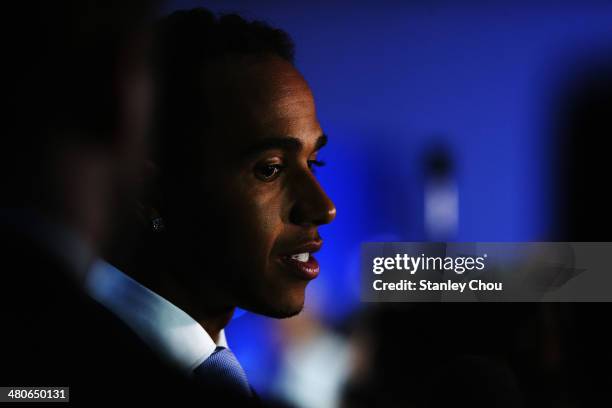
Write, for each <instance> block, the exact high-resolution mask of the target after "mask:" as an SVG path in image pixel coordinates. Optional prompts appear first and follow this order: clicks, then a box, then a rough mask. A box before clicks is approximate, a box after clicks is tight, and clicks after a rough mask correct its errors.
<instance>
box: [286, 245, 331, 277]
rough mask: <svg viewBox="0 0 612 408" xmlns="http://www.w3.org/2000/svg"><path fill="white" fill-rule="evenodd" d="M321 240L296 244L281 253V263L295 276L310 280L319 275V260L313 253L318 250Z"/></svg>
mask: <svg viewBox="0 0 612 408" xmlns="http://www.w3.org/2000/svg"><path fill="white" fill-rule="evenodd" d="M322 245H323V242H322V241H321V240H318V241H311V242H308V243H306V244H303V245H299V246H296V247H295V248H294V249H292V250H291V251H290V252H288V253H286V254H284V255H281V256H280V261H281V263H282V264H283V265H284V266H285V267H286V268H287V269H288V270H289V271H291V272H292V273H293V274H295V275H296V276H297V277H299V278H301V279H305V280H312V279H314V278H316V277H317V276H318V275H319V271H320V267H319V262H318V261H317V259H316V258H315V257H314V256H313V253H315V252H317V251H319V250H320V249H321V246H322Z"/></svg>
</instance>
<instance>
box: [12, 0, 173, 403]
mask: <svg viewBox="0 0 612 408" xmlns="http://www.w3.org/2000/svg"><path fill="white" fill-rule="evenodd" d="M13 3H17V2H12V3H11V4H9V5H7V6H6V7H5V8H4V10H3V20H4V21H3V24H2V28H3V30H5V31H4V32H3V33H2V41H3V48H2V49H3V66H4V68H5V70H4V72H3V74H2V81H3V85H2V89H3V94H2V98H3V99H4V102H5V104H4V105H5V106H8V107H9V110H8V111H7V113H8V114H7V115H6V118H5V119H4V120H3V130H4V132H3V144H2V148H3V152H4V157H3V160H2V161H1V166H2V168H1V171H0V174H1V177H2V184H1V185H2V190H3V191H2V193H3V198H2V209H1V211H0V252H1V253H0V256H1V259H2V262H3V266H2V284H1V285H0V302H1V312H0V313H2V315H1V319H2V324H3V330H2V333H3V334H2V340H1V343H0V350H1V357H2V364H1V365H0V383H1V384H2V385H3V386H70V387H71V390H70V391H71V393H70V394H71V395H70V399H71V401H72V402H81V403H83V402H88V401H91V400H93V399H95V400H96V401H110V400H113V401H125V400H126V399H127V400H134V401H136V400H137V401H142V400H147V399H153V398H155V399H160V398H163V397H165V396H168V395H169V393H170V391H172V392H175V393H176V394H178V395H180V393H179V392H177V391H176V390H172V378H171V377H170V376H168V375H166V374H165V371H164V370H163V367H162V365H161V363H159V362H157V360H155V358H154V356H153V354H152V353H150V352H149V350H148V349H147V348H146V347H145V346H144V345H143V344H142V343H141V342H140V341H139V340H138V339H137V337H136V336H134V335H133V334H132V333H131V332H130V331H128V330H127V329H126V328H125V327H124V326H123V324H122V323H121V322H120V321H119V320H117V319H115V318H114V316H112V315H111V314H110V313H108V312H107V311H106V310H105V309H104V308H102V307H101V306H100V305H98V304H97V303H95V302H94V301H93V300H91V299H90V298H88V297H87V296H86V295H85V294H84V292H83V290H82V286H81V285H82V283H83V281H84V279H85V276H86V274H87V272H88V270H89V268H90V266H91V263H92V261H93V259H94V257H95V254H96V253H97V251H98V250H99V249H100V248H101V246H102V245H103V242H104V238H105V236H106V235H107V234H108V233H109V232H110V229H111V228H112V226H113V224H114V223H115V220H116V218H117V217H119V212H118V211H117V210H118V209H119V208H120V207H122V206H124V205H125V202H127V201H129V200H130V196H131V195H132V194H133V193H134V186H135V184H136V182H137V180H138V178H139V177H140V172H141V168H142V162H143V157H144V155H145V153H146V143H145V142H146V140H145V135H146V133H147V123H148V121H149V107H150V100H149V99H150V93H151V88H150V73H149V64H148V61H147V59H148V57H147V52H148V41H149V40H148V38H147V37H148V34H147V29H146V24H145V22H146V19H147V17H148V14H149V13H150V12H152V5H151V4H150V2H149V1H145V0H142V1H140V0H138V1H132V2H120V1H113V0H112V1H107V2H103V3H102V2H96V1H88V0H79V1H76V0H75V1H53V2H47V1H29V2H23V3H22V2H19V5H16V4H13ZM161 384H164V386H165V387H166V388H162V387H161ZM143 385H144V388H143ZM156 386H160V387H156ZM152 389H154V390H155V395H152ZM165 389H167V390H168V392H167V393H165V392H164V390H165Z"/></svg>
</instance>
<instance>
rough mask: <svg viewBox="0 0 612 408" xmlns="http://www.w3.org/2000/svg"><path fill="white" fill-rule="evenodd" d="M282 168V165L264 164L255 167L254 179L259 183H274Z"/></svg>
mask: <svg viewBox="0 0 612 408" xmlns="http://www.w3.org/2000/svg"><path fill="white" fill-rule="evenodd" d="M283 168H284V166H283V165H282V164H270V163H264V164H261V165H259V166H257V167H255V177H257V178H258V179H260V180H261V181H266V182H270V181H274V180H275V179H276V178H277V177H278V176H279V174H280V173H281V171H282V170H283Z"/></svg>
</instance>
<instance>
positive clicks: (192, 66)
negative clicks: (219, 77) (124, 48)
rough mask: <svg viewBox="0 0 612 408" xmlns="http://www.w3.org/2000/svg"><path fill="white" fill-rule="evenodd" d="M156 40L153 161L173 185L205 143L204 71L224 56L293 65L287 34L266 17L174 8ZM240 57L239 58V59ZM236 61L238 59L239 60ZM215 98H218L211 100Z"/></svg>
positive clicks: (206, 91)
mask: <svg viewBox="0 0 612 408" xmlns="http://www.w3.org/2000/svg"><path fill="white" fill-rule="evenodd" d="M155 32H156V35H155V40H154V52H153V54H154V65H155V67H156V82H157V91H158V98H157V109H156V114H155V118H156V124H155V128H156V132H155V133H156V138H155V145H156V146H154V148H155V147H156V148H155V152H156V154H155V161H156V164H157V165H158V167H160V169H161V172H162V174H165V175H166V176H167V177H172V176H170V174H169V173H174V175H175V177H174V180H169V182H170V183H171V184H173V186H174V187H177V186H176V185H175V183H177V182H179V181H182V180H183V177H181V176H179V175H178V174H177V173H182V172H189V171H190V168H189V166H191V165H194V164H195V161H197V159H198V158H197V157H193V154H194V153H195V152H197V151H198V150H199V149H195V148H194V147H195V146H201V143H202V141H203V139H204V136H203V135H202V134H201V132H197V131H195V130H194V127H196V128H197V130H201V129H202V127H205V126H206V125H207V124H208V123H210V121H211V120H212V119H213V118H212V117H210V116H209V115H208V114H207V108H206V106H207V104H208V103H209V102H211V101H210V100H207V98H209V95H208V94H209V93H210V92H208V90H207V85H206V84H204V83H202V82H205V81H202V75H203V72H204V71H205V69H206V68H207V67H209V66H211V65H212V64H214V63H215V62H218V61H220V60H223V59H225V58H232V57H241V56H255V57H259V56H262V57H266V56H268V55H271V56H276V57H280V58H282V59H283V60H285V61H287V62H289V63H291V64H293V62H294V44H293V41H292V40H291V38H290V37H289V35H288V34H287V33H286V32H284V31H283V30H280V29H278V28H273V27H271V26H269V25H268V24H266V23H264V22H262V21H247V20H246V19H244V18H243V17H241V16H239V15H237V14H225V15H220V16H217V15H215V14H214V13H213V12H211V11H209V10H206V9H204V8H195V9H191V10H182V11H176V12H174V13H172V14H171V15H169V16H167V17H165V18H163V19H162V20H160V21H159V22H158V24H157V26H156V30H155ZM237 61H238V60H237ZM237 63H238V62H237ZM212 102H214V101H212Z"/></svg>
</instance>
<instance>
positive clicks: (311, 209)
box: [290, 173, 336, 227]
mask: <svg viewBox="0 0 612 408" xmlns="http://www.w3.org/2000/svg"><path fill="white" fill-rule="evenodd" d="M296 192H297V194H296V199H295V204H294V205H293V208H292V210H291V214H290V221H291V223H293V224H296V225H300V226H306V227H312V226H319V225H324V224H329V223H330V222H332V221H333V220H334V218H336V206H335V205H334V203H333V202H332V200H331V199H330V198H329V197H328V196H327V194H326V193H325V190H323V187H321V184H319V182H318V181H317V179H316V178H315V177H314V176H313V174H312V173H308V174H307V175H306V177H304V179H302V180H298V182H297V183H296Z"/></svg>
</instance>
